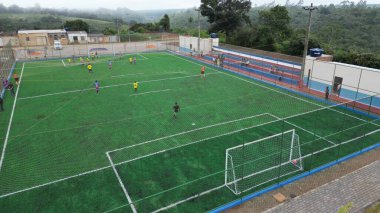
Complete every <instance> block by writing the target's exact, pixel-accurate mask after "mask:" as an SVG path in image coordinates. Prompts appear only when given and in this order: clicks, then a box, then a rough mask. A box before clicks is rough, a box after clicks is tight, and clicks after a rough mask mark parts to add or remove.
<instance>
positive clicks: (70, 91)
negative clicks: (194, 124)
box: [19, 72, 219, 100]
mask: <svg viewBox="0 0 380 213" xmlns="http://www.w3.org/2000/svg"><path fill="white" fill-rule="evenodd" d="M214 74H219V72H215V73H209V74H207V75H214ZM191 77H199V74H198V75H187V76H181V77H173V78H161V79H155V80H149V81H140V82H139V83H150V82H158V81H166V80H175V79H181V78H191ZM132 84H133V83H126V84H114V85H109V86H103V87H100V89H104V88H112V87H120V86H127V85H132ZM89 90H94V88H87V89H78V90H69V91H64V92H56V93H48V94H43V95H36V96H29V97H24V98H19V100H26V99H34V98H41V97H46V96H53V95H62V94H68V93H76V92H83V91H89Z"/></svg>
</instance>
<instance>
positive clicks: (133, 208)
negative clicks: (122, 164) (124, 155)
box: [106, 152, 137, 213]
mask: <svg viewBox="0 0 380 213" xmlns="http://www.w3.org/2000/svg"><path fill="white" fill-rule="evenodd" d="M106 155H107V158H108V160H109V162H110V163H111V166H112V169H113V171H114V172H115V175H116V178H117V180H118V181H119V183H120V186H121V188H122V189H123V192H124V194H125V197H126V198H127V200H128V203H129V204H130V206H131V209H132V211H133V213H137V211H136V208H135V205H133V203H132V199H131V197H130V196H129V194H128V191H127V189H126V188H125V186H124V183H123V181H121V178H120V175H119V173H118V172H117V170H116V168H115V164H113V161H112V159H111V157H110V155H109V153H108V152H106Z"/></svg>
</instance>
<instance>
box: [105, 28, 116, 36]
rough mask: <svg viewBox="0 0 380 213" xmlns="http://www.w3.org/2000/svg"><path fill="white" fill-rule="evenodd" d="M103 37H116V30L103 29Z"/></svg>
mask: <svg viewBox="0 0 380 213" xmlns="http://www.w3.org/2000/svg"><path fill="white" fill-rule="evenodd" d="M103 34H104V35H116V30H114V29H111V28H109V27H106V28H104V30H103Z"/></svg>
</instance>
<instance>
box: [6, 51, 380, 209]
mask: <svg viewBox="0 0 380 213" xmlns="http://www.w3.org/2000/svg"><path fill="white" fill-rule="evenodd" d="M147 57H150V59H149V60H152V58H153V56H150V55H147ZM160 57H161V55H160ZM173 61H174V60H173ZM51 64H54V65H56V64H58V65H57V66H60V67H62V69H61V70H56V71H58V72H61V71H62V70H63V71H64V72H63V73H65V76H66V77H68V78H69V79H70V80H73V79H76V76H77V75H73V76H75V77H73V78H71V77H72V76H68V75H70V72H71V71H72V70H71V71H68V69H67V70H65V69H66V68H65V67H63V66H62V65H61V62H60V61H51ZM99 64H103V65H104V67H105V68H106V64H105V63H104V61H103V60H100V59H99ZM116 64H117V62H116V61H115V64H114V65H116ZM35 66H36V67H30V69H31V70H33V69H34V70H38V69H39V68H38V63H36V64H35ZM49 71H50V70H49ZM77 71H78V70H74V72H77ZM29 74H31V73H29ZM32 74H33V73H32ZM109 74H111V73H109ZM217 74H218V75H219V73H217ZM220 75H221V74H220ZM29 77H30V76H29ZM173 78H174V79H182V78H188V76H186V75H185V76H181V77H178V76H175V77H173ZM25 79H27V78H25ZM162 79H165V81H164V82H163V83H162V84H165V86H167V85H168V82H167V81H166V80H167V77H165V78H163V77H157V79H154V80H152V79H147V81H150V80H152V81H155V82H158V81H159V82H161V81H162ZM228 80H231V79H228ZM185 83H186V82H185ZM192 83H193V82H192ZM124 84H125V82H124ZM114 86H117V85H114ZM156 86H157V85H156ZM259 88H260V90H264V89H262V88H263V87H259ZM91 89H92V88H91ZM151 89H152V88H151ZM223 89H224V90H223ZM223 89H221V90H219V93H223V94H226V93H227V92H228V90H230V88H227V87H226V88H223ZM268 91H270V93H269V92H268ZM272 91H274V89H272V90H266V92H267V93H260V94H254V98H252V99H257V100H259V101H257V102H255V104H254V105H252V106H254V107H249V109H247V110H246V111H244V112H243V113H242V114H243V115H245V117H238V116H237V114H231V116H230V117H228V115H226V114H221V115H222V116H221V118H223V119H222V120H219V121H220V123H216V124H212V125H208V126H206V125H204V126H202V127H200V128H194V127H192V126H190V127H189V126H188V125H186V126H185V125H184V126H183V128H180V129H177V130H181V131H183V132H180V133H178V132H173V131H172V129H170V127H172V126H171V125H168V128H167V129H165V131H158V132H159V133H160V134H159V135H162V137H160V138H156V139H154V138H153V136H152V135H150V134H151V131H150V130H151V128H152V126H150V125H148V124H151V123H149V122H150V121H149V120H148V119H151V120H154V121H155V122H157V123H160V125H163V124H162V120H160V119H152V118H147V119H146V120H144V119H143V116H145V115H146V114H143V116H141V117H140V118H139V119H140V120H143V121H142V122H141V123H140V122H127V119H128V118H127V117H128V116H130V115H127V116H125V117H116V118H115V116H113V115H112V113H111V114H110V115H107V118H109V119H110V120H107V121H109V122H105V124H106V126H111V128H112V131H111V130H110V131H109V132H105V128H104V126H103V127H102V126H101V125H98V123H96V122H95V123H93V122H90V121H91V120H90V119H89V118H88V117H86V116H85V115H86V113H87V109H82V108H84V107H83V105H84V104H85V103H84V102H80V103H78V105H76V106H77V107H76V108H75V109H76V110H67V111H65V112H66V114H70V115H71V116H72V117H73V118H80V119H81V120H82V121H83V122H84V126H83V128H76V126H74V127H72V126H70V127H68V126H61V127H62V129H51V127H49V126H43V127H45V129H46V130H52V131H50V132H49V131H46V132H44V131H42V132H30V134H27V133H25V134H22V133H23V132H17V133H18V134H20V135H18V134H17V133H16V135H15V138H12V140H14V141H11V142H12V144H16V145H17V146H14V147H9V148H8V149H7V152H9V153H11V154H10V155H9V156H7V160H9V159H11V160H13V161H10V162H11V163H9V164H7V167H5V169H8V174H7V173H3V174H0V180H1V182H2V183H5V184H3V185H2V186H1V187H0V191H1V192H2V193H1V195H0V196H2V195H4V194H7V193H9V192H11V193H12V192H14V191H17V190H23V189H24V188H26V187H32V188H33V187H36V188H39V189H40V190H45V189H47V188H48V187H50V186H51V185H52V182H54V181H57V180H58V181H57V182H58V184H57V185H59V186H62V185H65V184H62V185H60V183H61V182H62V181H61V180H62V179H65V178H68V179H70V181H69V183H70V184H68V185H71V186H76V187H79V186H82V185H85V184H88V183H93V184H94V185H97V186H96V187H94V188H97V187H99V188H101V189H104V188H107V187H110V188H112V189H113V191H112V192H118V191H119V192H121V191H122V190H121V188H120V185H121V186H124V187H125V188H126V189H127V190H126V191H128V194H129V195H130V198H131V200H132V204H131V203H130V202H129V203H128V202H127V200H126V199H122V201H121V203H124V204H123V205H121V206H117V204H115V203H112V202H107V200H106V199H107V198H104V197H113V196H115V194H117V193H114V194H113V193H111V194H110V195H107V194H106V195H107V196H104V197H102V198H99V199H96V203H102V204H110V203H112V204H113V205H114V207H115V209H113V208H108V207H109V206H111V205H103V206H101V208H100V209H101V211H108V210H109V211H113V210H117V209H122V210H123V212H129V211H132V210H131V209H132V208H131V207H132V205H133V206H134V207H133V208H136V209H137V211H138V212H152V211H155V212H159V211H165V210H172V209H173V208H176V209H178V211H181V210H183V211H185V210H186V209H194V211H207V210H210V209H213V208H215V207H217V206H219V205H222V204H225V203H227V202H230V201H232V200H235V199H241V198H243V196H245V195H246V194H247V193H251V192H255V191H258V190H260V189H262V188H265V187H266V186H269V185H272V184H276V183H279V182H280V181H282V180H285V179H287V178H289V177H291V176H290V175H293V174H288V173H287V171H289V168H287V167H286V166H288V165H290V164H287V165H281V163H280V166H279V167H277V168H276V169H271V170H270V171H271V172H270V176H271V177H275V179H274V180H272V179H273V178H268V176H267V175H264V174H266V173H265V172H261V173H257V175H256V176H255V178H252V182H254V184H251V183H250V184H251V186H255V187H253V188H252V189H251V190H249V191H247V192H246V193H240V194H239V195H236V194H234V193H231V191H230V190H228V189H227V187H225V185H224V179H225V150H226V149H228V148H230V147H233V146H236V145H241V144H247V143H249V142H251V141H255V140H260V139H263V138H266V137H270V136H273V135H275V134H278V133H283V132H286V131H287V130H289V129H295V131H296V133H297V135H299V142H300V148H301V151H302V161H303V162H305V163H304V165H303V166H304V168H305V172H307V171H310V170H311V169H313V168H316V167H317V166H319V165H323V164H326V163H329V162H334V161H335V160H336V159H337V158H339V157H343V156H345V155H347V154H349V153H352V152H355V151H358V150H362V149H364V148H366V147H368V146H370V145H371V144H375V143H377V142H378V141H377V140H378V139H379V125H380V123H379V120H375V119H373V118H371V117H368V116H367V115H371V114H372V112H371V110H370V107H371V106H369V109H368V110H366V111H361V114H357V113H354V112H352V111H351V110H360V108H357V107H356V106H355V102H356V101H365V102H368V103H371V102H372V99H373V98H374V96H371V97H365V98H362V99H360V100H356V101H350V102H346V103H343V104H338V105H336V106H330V107H323V106H325V104H324V103H320V102H318V103H316V102H312V100H309V99H308V100H306V102H305V101H301V100H302V99H303V98H300V97H298V96H296V95H295V94H293V93H285V92H283V91H281V92H279V91H277V93H276V92H272ZM80 92H82V90H81V91H80ZM74 94H75V93H74ZM276 94H279V95H278V96H276ZM268 96H270V97H272V98H273V99H275V101H272V100H268ZM288 96H289V97H291V100H290V101H289V102H281V101H282V100H284V99H286V97H288ZM73 97H74V98H75V97H77V95H72V96H71V97H70V98H67V99H66V100H65V101H66V102H67V103H70V101H71V99H72V98H73ZM78 97H79V95H78ZM102 97H103V98H105V97H104V96H102ZM249 97H251V96H249ZM260 97H261V98H262V99H258V98H260ZM55 98H59V96H57V97H55ZM128 98H129V97H128ZM209 98H210V97H208V99H209ZM235 98H236V97H235ZM63 99H64V98H63ZM78 99H80V98H78ZM264 99H265V100H264ZM300 99H301V100H300ZM55 100H56V99H53V101H50V102H49V109H46V108H45V109H44V108H42V110H47V111H49V112H50V111H53V110H54V112H55V110H56V109H59V108H60V107H61V105H60V104H59V103H60V102H58V101H55ZM157 100H158V101H163V100H162V98H161V99H156V100H149V104H150V105H154V104H157ZM38 101H39V100H38V99H36V102H37V103H38ZM110 101H112V102H116V101H117V100H116V99H112V100H110ZM207 101H210V100H207ZM216 101H218V103H221V104H223V105H226V101H227V99H226V98H225V97H223V99H222V100H216ZM245 101H247V100H245ZM264 101H268V102H265V104H263V105H260V104H258V102H264ZM298 101H299V102H300V103H307V105H306V104H305V105H302V104H300V103H298ZM41 103H42V104H43V103H46V101H45V102H44V101H43V100H41ZM285 104H288V105H292V110H294V109H297V107H300V106H298V105H302V107H301V108H302V110H300V109H298V110H299V111H301V112H302V111H305V113H301V114H297V115H295V116H288V115H291V114H293V113H292V112H294V111H290V112H287V113H284V108H282V107H284V105H285ZM322 104H323V105H322ZM235 105H236V104H235V103H234V104H232V105H231V106H230V109H229V110H233V108H234V106H235ZM24 106H25V105H24ZM272 106H275V108H276V109H275V110H274V109H272V108H271V109H269V108H270V107H272ZM81 107H82V108H81ZM124 107H125V106H122V108H124ZM214 107H215V105H212V106H211V107H209V108H206V107H205V106H203V107H202V108H206V111H212V110H215V108H214ZM312 107H314V108H312ZM122 108H121V109H119V108H117V109H115V111H119V110H120V111H122ZM73 111H75V112H73ZM258 111H264V112H265V111H271V113H262V114H258ZM126 113H128V112H126ZM223 113H224V112H223ZM363 113H364V114H366V115H363ZM197 114H198V113H195V115H197ZM239 115H241V114H239ZM117 116H120V115H117ZM157 116H162V114H160V113H158V114H157ZM168 116H169V117H170V116H171V115H168ZM181 116H182V115H181ZM202 116H204V115H202ZM163 117H166V115H164V116H163ZM189 117H192V116H189V115H183V117H182V118H184V119H186V118H189ZM44 118H45V117H42V118H41V119H44ZM113 122H115V124H116V125H113V124H111V123H113ZM58 124H60V123H59V122H58ZM206 124H207V123H206ZM19 125H23V124H19ZM33 125H34V124H33ZM47 125H48V124H47ZM177 125H180V124H177ZM135 126H138V127H140V129H141V130H143V131H144V137H145V138H149V139H151V138H153V139H152V140H148V141H142V140H141V137H136V138H134V137H135V136H136V135H135V132H130V129H131V127H135ZM28 128H29V127H28ZM28 128H27V129H28ZM71 128H72V129H71ZM43 130H44V128H43ZM61 130H67V131H69V132H70V134H63V133H61V132H60V131H61ZM99 132H101V133H103V134H102V135H99ZM152 132H153V131H152ZM125 133H126V134H125ZM123 134H124V135H123ZM119 135H121V137H119V138H116V140H117V139H120V140H118V144H111V143H110V142H112V140H111V137H115V136H119ZM154 136H156V135H154ZM47 138H48V141H49V144H48V146H46V147H43V149H41V146H40V142H41V141H46V140H47ZM98 138H100V139H102V140H95V139H98ZM130 140H139V141H141V143H139V144H136V145H134V146H127V147H125V149H123V147H124V145H125V144H128V142H129V141H130ZM73 141H80V143H72V142H73ZM113 142H114V141H113ZM26 144H28V145H30V144H34V145H35V146H34V147H33V149H27V148H25V147H26ZM57 144H61V145H62V146H57ZM266 145H267V144H266ZM266 145H265V146H262V147H260V148H262V149H265V148H267V149H268V150H272V151H268V152H258V155H260V156H258V158H255V159H253V160H254V162H252V165H262V167H261V168H260V169H259V170H260V171H266V169H268V168H271V167H270V166H269V167H266V168H264V166H265V165H263V162H266V164H267V163H268V164H269V165H270V164H274V163H277V162H276V159H278V158H273V157H272V156H278V155H279V154H281V153H289V148H288V149H287V148H284V150H283V149H281V150H277V149H276V148H275V147H273V144H272V145H268V146H266ZM96 146H101V147H102V148H103V149H106V150H109V151H108V152H107V156H109V158H110V159H111V160H110V161H111V163H108V161H107V159H106V154H105V153H104V152H102V153H99V152H94V147H96ZM110 146H116V147H117V150H110V149H108V148H109V147H110ZM290 147H291V146H290ZM277 148H278V147H277ZM26 149H27V150H26ZM119 149H120V150H119ZM121 149H122V150H121ZM286 149H287V150H286ZM25 153H27V154H30V156H32V157H30V156H27V154H25ZM73 153H75V155H73ZM24 154H25V155H24ZM18 155H20V156H23V158H19V157H18ZM95 155H96V156H97V158H96V159H97V160H96V161H91V160H90V159H91V157H93V156H95ZM41 156H42V157H41ZM57 156H58V157H57ZM99 156H100V157H99ZM27 157H29V158H27ZM30 159H32V160H35V161H36V162H37V163H36V164H34V165H33V166H31V167H28V166H25V167H19V168H21V169H16V170H15V169H14V168H15V167H17V166H20V165H23V164H24V165H28V163H29V161H30ZM92 159H95V158H92ZM105 159H106V160H105ZM13 163H14V164H13ZM102 166H104V167H102ZM267 166H268V165H267ZM89 167H93V168H97V169H98V170H94V171H90V172H89V175H88V176H87V174H86V175H83V171H87V169H88V168H89ZM111 167H112V169H114V171H116V173H117V176H118V177H119V179H120V182H121V183H119V185H118V184H117V183H116V184H115V180H116V178H115V175H114V174H113V171H112V169H111ZM256 169H257V168H256ZM101 171H107V172H109V174H108V176H106V175H104V176H106V177H108V178H109V179H107V178H105V177H104V176H103V175H102V172H101ZM260 171H258V172H260ZM267 171H269V170H267ZM80 172H82V173H80ZM78 173H80V174H79V175H78ZM247 173H250V171H247ZM299 173H301V171H298V170H297V171H295V172H294V174H299ZM99 174H101V175H99ZM110 174H111V175H110ZM243 174H245V173H244V172H243ZM260 174H262V175H260ZM7 175H8V176H7ZM73 175H74V176H73ZM76 175H78V176H77V177H76ZM98 175H99V176H98ZM82 176H85V178H88V179H87V180H86V179H85V180H86V181H83V179H81V178H83V177H82ZM91 177H95V178H94V179H91ZM99 177H100V178H99ZM102 178H104V179H102ZM98 180H99V181H100V182H101V180H103V181H104V180H105V181H104V182H101V183H102V184H98V182H97V181H98ZM268 180H269V181H268ZM63 181H66V180H63ZM45 182H46V183H47V185H46V186H47V187H46V188H45V186H40V185H38V186H36V183H38V184H41V183H42V185H43V183H45ZM54 183H56V182H54ZM57 185H55V184H54V186H57ZM90 185H91V184H90ZM100 185H101V186H100ZM91 187H93V185H92V186H91ZM91 187H88V188H91ZM52 188H53V191H59V195H56V194H54V192H51V191H49V190H50V189H51V188H49V190H47V191H49V192H46V193H45V194H47V195H52V196H58V197H61V196H62V197H70V196H77V195H78V192H77V191H76V190H73V189H72V188H71V189H69V190H66V191H65V190H56V189H54V187H52ZM247 188H248V187H247ZM15 189H16V190H15ZM33 190H34V189H31V191H33ZM83 190H85V189H83ZM86 190H87V189H86ZM27 191H28V192H29V189H28V190H27ZM36 191H37V192H38V190H36ZM28 192H27V193H25V194H24V192H21V193H20V194H19V195H23V196H28V195H29V194H28ZM93 193H94V192H93ZM97 193H99V195H100V194H102V192H100V191H96V192H95V194H97ZM81 195H82V196H84V197H85V196H86V195H83V194H81ZM102 195H104V194H102ZM70 198H71V197H70ZM3 200H6V199H3ZM57 200H59V199H57ZM83 200H85V199H82V197H80V198H79V201H78V202H82V201H83ZM0 202H1V199H0ZM0 205H1V204H0ZM74 207H75V205H74ZM97 210H98V211H99V209H97ZM124 210H125V211H124Z"/></svg>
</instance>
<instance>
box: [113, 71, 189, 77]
mask: <svg viewBox="0 0 380 213" xmlns="http://www.w3.org/2000/svg"><path fill="white" fill-rule="evenodd" d="M180 73H181V74H183V73H186V72H163V73H159V74H145V76H154V75H167V74H180ZM131 75H144V73H137V74H125V75H115V76H111V78H123V77H127V76H131Z"/></svg>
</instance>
